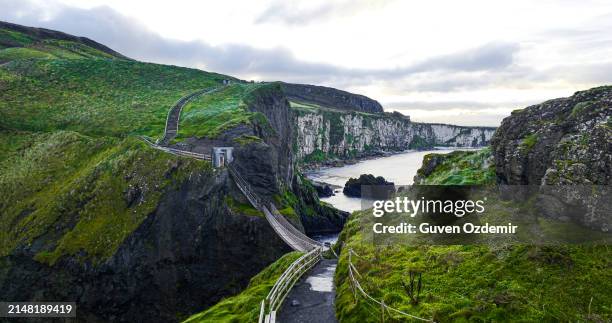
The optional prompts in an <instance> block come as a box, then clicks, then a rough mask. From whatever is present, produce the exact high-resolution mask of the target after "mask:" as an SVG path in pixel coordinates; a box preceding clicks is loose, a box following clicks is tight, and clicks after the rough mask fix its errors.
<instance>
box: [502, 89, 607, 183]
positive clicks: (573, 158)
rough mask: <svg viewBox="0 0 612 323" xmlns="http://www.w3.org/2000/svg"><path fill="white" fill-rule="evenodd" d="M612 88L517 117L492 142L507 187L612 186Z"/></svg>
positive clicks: (554, 102) (505, 123) (555, 102)
mask: <svg viewBox="0 0 612 323" xmlns="http://www.w3.org/2000/svg"><path fill="white" fill-rule="evenodd" d="M611 115H612V87H610V86H605V87H599V88H594V89H591V90H588V91H582V92H577V93H576V94H574V95H573V96H571V97H568V98H562V99H555V100H550V101H546V102H544V103H542V104H537V105H533V106H530V107H527V108H525V109H523V110H520V111H516V112H513V113H512V115H511V116H509V117H507V118H506V119H504V121H503V122H502V124H501V126H500V127H499V129H498V130H497V133H496V134H495V136H494V137H493V139H492V141H491V146H492V148H493V155H494V157H495V165H496V173H497V176H498V178H499V180H500V181H501V182H503V183H508V184H531V185H540V184H585V183H592V184H598V185H609V184H610V177H611V176H612V126H611V121H610V116H611Z"/></svg>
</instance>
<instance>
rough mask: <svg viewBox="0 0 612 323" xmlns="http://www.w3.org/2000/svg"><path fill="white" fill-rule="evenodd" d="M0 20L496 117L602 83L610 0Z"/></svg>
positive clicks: (147, 11) (230, 69) (478, 120)
mask: <svg viewBox="0 0 612 323" xmlns="http://www.w3.org/2000/svg"><path fill="white" fill-rule="evenodd" d="M0 8H1V10H0V20H3V21H9V22H13V23H19V24H24V25H28V26H35V27H44V28H49V29H56V30H60V31H64V32H67V33H70V34H74V35H77V36H85V37H88V38H91V39H93V40H95V41H98V42H100V43H103V44H105V45H107V46H109V47H111V48H113V49H114V50H116V51H118V52H120V53H122V54H124V55H126V56H128V57H131V58H134V59H138V60H142V61H147V62H156V63H164V64H173V65H180V66H187V67H195V68H200V69H204V70H207V71H213V72H219V73H225V74H229V75H233V76H236V77H239V78H242V79H245V80H258V81H275V80H282V81H288V82H298V83H309V84H317V85H324V86H332V87H336V88H340V89H343V90H347V91H351V92H355V93H359V94H363V95H367V96H369V97H371V98H373V99H376V100H378V101H379V102H380V103H381V104H382V105H383V107H384V108H385V110H387V111H399V112H401V113H404V114H407V115H410V116H411V118H412V120H415V121H422V122H443V123H452V124H459V125H486V126H496V125H499V123H500V122H501V120H502V119H503V118H504V117H506V116H508V115H509V114H510V112H511V111H512V110H514V109H517V108H523V107H525V106H528V105H530V104H535V103H539V102H542V101H545V100H548V99H552V98H557V97H566V96H570V95H572V94H573V93H574V92H576V91H579V90H585V89H588V88H591V87H594V86H599V85H604V84H612V32H610V31H611V30H612V1H594V0H578V1H569V0H559V1H552V0H539V1H532V0H513V1H495V0H484V1H480V0H465V1H456V0H455V1H453V0H448V1H442V0H428V1H408V0H405V1H399V0H378V1H365V0H352V1H347V0H340V1H331V0H326V1H320V0H292V1H282V0H261V1H260V0H250V1H231V0H224V1H218V0H216V1H183V0H173V1H135V0H132V1H125V0H47V1H41V0H0Z"/></svg>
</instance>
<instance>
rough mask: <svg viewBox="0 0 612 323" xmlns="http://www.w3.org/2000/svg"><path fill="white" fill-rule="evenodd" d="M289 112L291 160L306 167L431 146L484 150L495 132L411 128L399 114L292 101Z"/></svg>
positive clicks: (421, 125) (414, 125) (488, 129)
mask: <svg viewBox="0 0 612 323" xmlns="http://www.w3.org/2000/svg"><path fill="white" fill-rule="evenodd" d="M292 107H293V109H294V111H295V120H296V121H295V124H296V125H297V129H296V130H297V134H296V138H297V142H296V144H295V148H296V151H297V158H298V159H301V160H304V161H306V162H309V161H322V160H324V159H327V158H330V157H332V158H340V159H347V158H355V157H363V156H368V155H373V154H376V153H379V152H382V151H403V150H406V149H422V148H430V147H433V146H456V147H478V146H485V145H487V144H488V143H489V140H490V139H491V137H492V136H493V133H494V132H495V128H491V127H462V126H453V125H446V124H427V123H416V122H411V121H410V119H409V118H407V117H405V116H402V115H400V114H390V113H384V114H372V113H363V112H356V111H341V110H337V109H329V108H324V107H320V106H317V105H313V104H305V103H294V102H292Z"/></svg>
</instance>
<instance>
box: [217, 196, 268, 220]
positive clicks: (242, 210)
mask: <svg viewBox="0 0 612 323" xmlns="http://www.w3.org/2000/svg"><path fill="white" fill-rule="evenodd" d="M225 204H226V205H227V207H229V208H230V210H232V212H234V213H237V214H242V215H248V216H259V217H263V216H264V214H263V213H262V212H261V211H259V210H258V209H256V208H254V207H253V206H252V205H251V204H248V203H240V202H238V201H236V200H235V199H233V198H232V197H231V196H229V195H228V196H226V197H225Z"/></svg>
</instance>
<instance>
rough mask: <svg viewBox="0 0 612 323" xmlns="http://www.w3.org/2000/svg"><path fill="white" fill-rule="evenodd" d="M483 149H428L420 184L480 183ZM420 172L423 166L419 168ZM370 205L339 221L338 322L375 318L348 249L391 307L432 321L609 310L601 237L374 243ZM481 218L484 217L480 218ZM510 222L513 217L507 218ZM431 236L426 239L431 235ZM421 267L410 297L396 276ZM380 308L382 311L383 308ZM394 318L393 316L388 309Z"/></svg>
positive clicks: (580, 317) (500, 207)
mask: <svg viewBox="0 0 612 323" xmlns="http://www.w3.org/2000/svg"><path fill="white" fill-rule="evenodd" d="M488 154H489V152H488V150H483V151H480V152H467V153H463V152H461V153H452V154H449V155H447V156H443V155H437V156H428V157H426V159H429V161H431V160H432V159H438V160H437V161H436V164H437V167H435V168H434V170H433V171H425V170H423V169H421V171H420V175H421V176H424V178H423V182H424V183H427V184H449V183H450V184H464V183H469V184H487V183H491V176H490V175H489V174H488V172H489V169H490V165H488V164H487V163H486V162H484V161H486V160H488V157H487V155H488ZM425 173H427V174H425ZM494 204H495V205H494V206H493V207H492V208H491V211H490V212H489V213H490V214H489V215H487V216H488V217H496V216H497V217H499V216H505V215H506V213H505V212H506V211H509V212H511V213H514V214H521V210H522V209H521V206H520V205H518V206H517V205H513V203H494ZM367 219H373V215H372V213H371V210H366V211H362V212H355V213H354V214H353V215H352V216H351V218H350V220H349V222H348V223H347V225H346V226H345V228H344V230H343V232H342V234H341V240H342V241H344V246H343V249H342V255H341V258H340V261H339V264H338V269H337V272H336V277H335V279H336V284H337V298H336V308H337V316H338V318H339V320H340V321H341V322H377V321H380V316H381V312H380V308H379V307H378V306H373V305H371V302H366V301H365V300H364V299H363V298H362V297H358V298H357V299H355V298H354V296H353V292H352V289H351V285H350V283H349V279H348V269H347V263H348V253H347V251H348V249H349V248H352V249H353V250H354V251H355V252H356V253H357V254H358V255H359V256H354V257H353V264H354V265H355V267H356V269H357V270H358V271H359V273H360V274H361V278H360V282H361V284H362V286H363V288H364V289H365V290H366V291H367V292H368V293H369V294H371V295H372V296H373V297H374V298H376V299H378V300H381V299H382V300H384V301H385V304H388V305H390V306H392V307H394V308H397V309H400V310H402V311H405V312H407V313H410V314H413V315H417V316H420V317H424V318H428V319H431V318H433V319H435V320H436V321H439V322H451V321H452V322H467V321H474V322H499V321H522V322H560V321H561V322H562V321H583V322H584V321H593V322H604V321H609V320H610V319H611V318H612V307H611V305H610V304H612V295H610V292H609V291H610V290H612V270H610V268H612V260H611V259H612V251H611V250H610V249H609V248H608V247H607V246H605V245H591V246H584V245H571V246H570V245H555V246H533V245H525V244H486V245H444V246H443V245H432V244H427V243H426V241H425V243H422V244H419V245H414V244H401V245H400V244H394V245H389V246H376V245H374V244H372V242H371V241H370V240H369V239H366V237H365V236H364V233H363V232H364V231H363V230H364V229H362V226H363V225H365V224H364V223H366V222H367ZM483 221H484V220H483ZM513 222H514V221H513ZM432 242H433V240H432ZM410 272H412V273H417V274H418V273H420V274H421V275H422V291H421V294H420V297H419V299H418V302H417V303H415V302H413V301H412V300H411V298H410V296H409V295H408V293H407V291H406V289H405V288H404V287H403V285H402V282H404V283H405V284H407V285H408V280H409V274H410ZM386 315H388V313H386ZM395 318H396V319H400V318H401V316H395Z"/></svg>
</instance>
